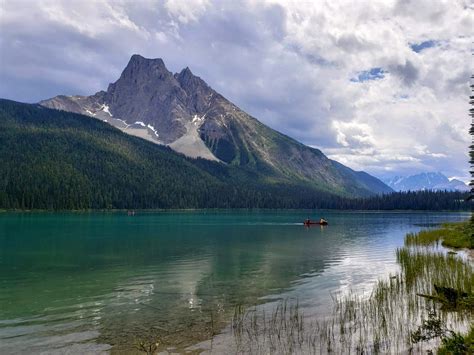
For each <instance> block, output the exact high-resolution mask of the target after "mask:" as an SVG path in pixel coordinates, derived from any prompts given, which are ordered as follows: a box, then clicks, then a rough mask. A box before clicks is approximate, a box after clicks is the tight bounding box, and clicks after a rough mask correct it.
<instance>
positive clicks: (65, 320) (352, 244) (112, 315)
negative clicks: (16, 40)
mask: <svg viewBox="0 0 474 355" xmlns="http://www.w3.org/2000/svg"><path fill="white" fill-rule="evenodd" d="M308 215H311V216H312V217H315V218H316V217H317V218H319V217H325V218H326V219H327V220H328V221H329V223H330V225H329V226H327V227H324V228H322V227H319V226H317V227H311V228H305V227H304V226H303V225H302V224H301V222H302V221H303V220H304V219H305V218H307V217H308ZM467 218H469V214H467V213H421V212H410V213H401V212H400V213H380V212H379V213H376V212H373V213H370V212H367V213H364V212H328V211H324V212H318V213H312V214H310V212H308V211H254V212H241V211H238V212H235V211H219V212H214V211H213V212H208V211H192V212H138V213H137V214H136V215H135V216H127V214H126V213H122V212H117V213H65V214H56V213H3V214H0V353H2V354H3V353H41V352H45V353H54V352H57V353H64V352H69V353H79V352H101V351H112V352H114V351H117V352H121V351H122V352H128V351H131V350H132V349H133V346H134V343H135V342H136V341H137V339H140V338H142V337H146V336H148V335H149V334H150V332H157V333H159V332H165V333H166V336H165V338H166V339H167V342H168V343H169V345H170V346H172V347H176V348H178V349H179V348H180V347H185V346H188V345H190V344H193V343H197V342H199V341H201V340H203V337H205V331H204V330H203V329H206V327H208V326H209V324H210V323H209V321H210V319H211V320H212V322H215V324H219V325H224V324H225V323H226V322H228V321H229V320H230V317H231V314H232V312H233V310H234V309H235V307H236V306H237V305H243V306H251V305H255V304H260V303H264V302H271V301H272V300H275V299H285V298H296V299H298V300H299V302H300V305H301V307H303V308H307V309H308V310H310V311H311V312H313V313H318V312H321V313H324V312H325V310H327V309H328V307H329V306H330V302H331V294H333V293H337V292H343V291H344V290H347V289H370V287H371V286H372V285H373V284H374V282H375V281H376V280H377V279H378V278H380V277H384V276H386V275H388V274H389V273H390V272H394V271H396V270H397V264H396V261H395V253H394V251H395V249H396V248H397V247H398V246H401V245H403V238H404V236H405V234H406V233H407V232H414V231H417V230H419V229H421V228H423V227H427V226H433V225H434V224H436V223H441V222H446V221H461V220H466V219H467ZM213 324H214V323H213ZM213 326H214V325H213Z"/></svg>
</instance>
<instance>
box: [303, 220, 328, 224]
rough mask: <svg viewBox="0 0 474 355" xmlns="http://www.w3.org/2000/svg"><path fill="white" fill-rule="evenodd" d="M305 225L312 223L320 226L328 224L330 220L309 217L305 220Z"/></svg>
mask: <svg viewBox="0 0 474 355" xmlns="http://www.w3.org/2000/svg"><path fill="white" fill-rule="evenodd" d="M303 224H304V225H305V226H312V225H320V226H327V225H328V222H326V221H312V220H310V219H307V220H305V221H304V222H303Z"/></svg>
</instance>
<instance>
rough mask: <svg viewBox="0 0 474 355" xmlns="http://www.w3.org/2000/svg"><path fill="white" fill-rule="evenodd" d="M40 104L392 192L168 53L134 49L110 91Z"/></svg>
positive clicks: (180, 147)
mask: <svg viewBox="0 0 474 355" xmlns="http://www.w3.org/2000/svg"><path fill="white" fill-rule="evenodd" d="M40 104H42V105H44V106H46V107H50V108H55V109H61V110H66V111H71V112H77V113H82V114H86V115H89V116H92V117H96V118H98V119H102V120H104V121H107V122H109V123H111V124H113V125H115V126H116V127H118V128H120V129H122V130H124V131H125V132H127V133H130V134H135V135H138V136H141V137H142V138H146V139H149V140H152V141H154V142H156V143H161V144H168V145H169V146H170V147H171V148H173V149H174V150H176V151H178V152H181V153H183V154H185V155H188V156H190V157H203V158H206V159H213V160H219V161H221V162H224V163H227V164H232V165H236V166H241V167H243V168H246V169H251V170H255V171H256V172H258V173H259V174H263V175H265V176H268V179H270V180H272V181H276V182H278V181H280V182H286V183H288V182H294V181H298V182H299V183H301V182H304V183H307V184H311V185H313V186H317V187H318V188H321V189H323V190H327V191H332V192H338V193H346V194H352V195H369V194H372V193H383V192H391V191H392V190H391V189H390V188H389V187H388V186H386V185H385V184H383V183H382V182H381V181H380V180H378V179H376V178H374V177H372V176H370V175H368V174H365V173H362V172H355V171H353V170H351V169H349V168H347V167H345V166H343V165H342V164H339V163H337V162H335V161H332V160H330V159H328V158H327V157H326V156H325V155H324V154H323V153H322V152H321V151H319V150H318V149H314V148H310V147H307V146H305V145H303V144H301V143H299V142H297V141H296V140H294V139H292V138H290V137H288V136H285V135H283V134H281V133H279V132H277V131H274V130H272V129H271V128H269V127H267V126H265V125H264V124H262V123H261V122H259V121H258V120H257V119H255V118H253V117H251V116H250V115H248V114H247V113H245V112H244V111H242V110H240V109H239V108H238V107H237V106H235V105H234V104H233V103H231V102H230V101H228V100H227V99H226V98H224V97H223V96H222V95H220V94H219V93H217V92H216V91H214V90H213V89H212V88H211V87H209V86H208V85H207V84H206V83H205V82H204V81H203V80H202V79H201V78H199V77H197V76H195V75H193V73H192V72H191V70H190V69H189V68H185V69H183V70H182V71H181V72H180V73H176V74H172V73H171V72H169V71H168V70H167V69H166V67H165V64H164V63H163V61H162V60H161V59H146V58H143V57H142V56H140V55H133V56H132V57H131V59H130V62H129V63H128V65H127V67H126V68H125V69H124V71H123V72H122V74H121V76H120V78H119V79H118V80H117V81H116V82H115V83H113V84H110V85H109V87H108V89H107V91H106V92H104V91H100V92H98V93H96V94H95V95H92V96H88V97H82V96H71V97H66V96H57V97H55V98H52V99H49V100H45V101H42V102H41V103H40Z"/></svg>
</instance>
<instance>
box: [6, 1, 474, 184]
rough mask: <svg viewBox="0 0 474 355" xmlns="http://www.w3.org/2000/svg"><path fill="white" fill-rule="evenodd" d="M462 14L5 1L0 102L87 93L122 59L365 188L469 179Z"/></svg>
mask: <svg viewBox="0 0 474 355" xmlns="http://www.w3.org/2000/svg"><path fill="white" fill-rule="evenodd" d="M472 10H473V6H472V5H471V3H470V2H469V1H464V0H455V1H435V2H433V1H429V0H416V1H414V0H398V1H397V0H391V1H390V0H389V1H381V0H379V1H377V0H374V1H357V2H354V1H351V0H339V1H318V2H313V3H311V2H306V1H304V2H303V1H283V0H265V1H257V0H242V1H218V0H189V1H181V0H173V1H172V0H166V1H154V0H137V1H133V2H131V1H126V0H103V1H98V0H97V1H96V0H86V1H83V0H82V1H80V0H71V1H59V0H54V1H53V0H43V1H34V0H17V1H13V0H6V1H3V2H1V3H0V79H1V80H0V96H1V97H6V98H11V99H16V100H19V101H27V102H35V101H39V100H41V99H44V98H48V97H51V96H54V95H57V94H91V93H94V92H96V91H98V90H101V89H105V88H106V87H107V85H108V83H109V82H112V81H115V80H116V79H117V78H118V76H119V75H120V72H121V70H122V69H123V68H124V67H125V65H126V63H127V61H128V59H129V57H130V56H131V55H132V54H134V53H140V54H142V55H144V56H146V57H161V58H163V59H164V61H165V63H166V64H167V66H168V68H169V69H170V70H172V71H178V70H180V69H181V68H183V67H186V66H189V67H190V68H191V69H192V70H193V72H194V73H196V74H197V75H199V76H201V77H202V78H203V79H205V80H206V81H207V82H208V83H209V84H210V85H211V86H212V87H214V88H215V89H216V90H217V91H219V92H221V93H222V94H223V95H224V96H226V97H227V98H229V99H230V100H231V101H233V102H234V103H236V104H237V105H238V106H240V107H241V108H243V109H244V110H246V111H247V112H249V113H250V114H252V115H253V116H255V117H257V118H259V119H260V120H261V121H263V122H264V123H266V124H268V125H270V126H271V127H272V128H275V129H277V130H279V131H282V132H283V133H286V134H288V135H290V136H292V137H294V138H296V139H298V140H300V141H302V142H303V143H305V144H308V145H311V146H315V147H318V148H320V149H322V150H323V152H325V153H327V154H328V155H329V156H330V157H332V158H334V159H337V160H339V161H341V162H342V163H344V164H346V165H349V166H351V167H353V168H355V169H363V170H366V171H368V172H370V173H373V174H375V175H377V176H386V175H393V174H409V173H416V172H419V171H425V170H430V171H431V170H436V171H442V172H444V173H446V174H447V175H448V176H465V177H467V175H468V166H467V160H468V159H467V146H468V145H469V135H468V133H467V129H468V125H469V118H468V116H467V111H468V104H467V97H468V95H469V85H468V84H469V77H470V73H471V70H472V68H470V67H469V63H470V60H471V56H470V46H471V43H472V37H471V32H472V26H473V23H472Z"/></svg>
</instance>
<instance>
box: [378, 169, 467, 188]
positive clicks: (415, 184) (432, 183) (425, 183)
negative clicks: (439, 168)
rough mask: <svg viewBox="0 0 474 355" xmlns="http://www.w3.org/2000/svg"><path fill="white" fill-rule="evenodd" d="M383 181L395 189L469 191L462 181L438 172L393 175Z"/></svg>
mask: <svg viewBox="0 0 474 355" xmlns="http://www.w3.org/2000/svg"><path fill="white" fill-rule="evenodd" d="M384 182H385V183H386V184H387V185H388V186H390V187H391V188H392V189H394V190H395V191H419V190H433V191H444V190H447V191H469V186H467V185H466V184H465V183H464V182H462V181H460V180H457V179H452V180H449V179H448V178H447V177H446V176H445V175H443V174H442V173H440V172H424V173H420V174H415V175H410V176H395V177H392V178H389V179H384Z"/></svg>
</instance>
